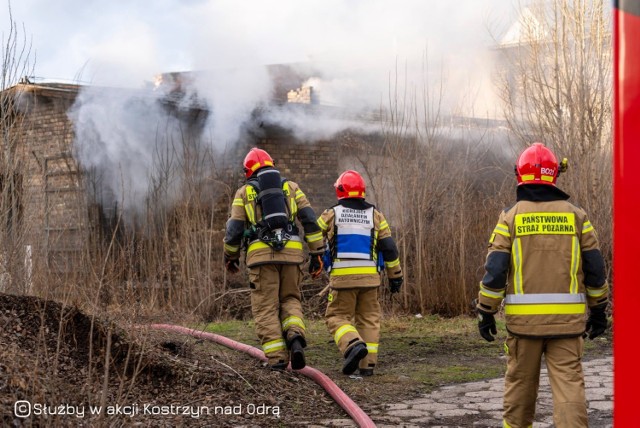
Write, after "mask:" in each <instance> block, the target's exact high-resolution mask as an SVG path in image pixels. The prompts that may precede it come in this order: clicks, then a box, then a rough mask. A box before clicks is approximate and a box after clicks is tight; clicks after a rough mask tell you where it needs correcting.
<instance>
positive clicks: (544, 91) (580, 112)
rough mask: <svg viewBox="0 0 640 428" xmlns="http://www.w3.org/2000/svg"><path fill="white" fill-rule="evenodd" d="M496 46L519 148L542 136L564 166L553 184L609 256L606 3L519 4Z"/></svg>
mask: <svg viewBox="0 0 640 428" xmlns="http://www.w3.org/2000/svg"><path fill="white" fill-rule="evenodd" d="M519 11H520V20H519V21H518V23H517V24H516V25H517V27H514V28H513V29H514V30H515V29H516V28H519V32H518V31H513V32H512V33H511V34H510V35H511V38H510V39H509V40H504V39H503V40H502V43H501V44H500V45H499V47H498V49H497V50H496V51H497V53H498V58H499V60H500V69H501V70H500V73H498V76H500V79H499V82H498V88H499V92H500V95H501V97H502V99H503V101H504V105H505V118H506V119H507V121H508V123H509V127H510V129H511V130H512V131H513V132H514V134H515V135H516V137H517V145H518V148H519V149H522V148H523V147H524V146H525V145H528V144H529V143H531V142H533V141H542V142H544V143H545V144H546V145H548V146H550V147H551V148H552V149H553V150H554V152H555V153H556V154H557V155H558V156H559V157H561V158H562V157H567V158H568V160H569V171H568V172H567V173H566V174H564V175H563V176H561V177H560V180H559V182H558V184H559V186H561V187H562V188H563V189H565V190H566V191H567V192H568V193H569V194H571V195H572V200H574V201H575V202H577V203H578V204H579V205H581V206H583V207H584V208H585V209H586V210H587V212H589V213H590V215H591V216H592V218H591V221H592V222H593V223H594V225H595V227H596V228H597V229H598V231H599V234H600V237H601V241H602V242H601V243H602V246H603V252H604V253H605V255H607V256H608V257H609V258H610V257H611V244H610V242H611V228H612V225H611V189H612V187H611V186H612V176H611V156H612V153H611V150H612V145H611V106H610V100H611V94H612V92H611V91H612V86H611V64H612V61H611V7H610V5H609V3H608V2H603V1H601V0H545V1H540V0H539V1H536V2H533V3H531V4H530V5H529V6H526V7H525V6H520V7H519Z"/></svg>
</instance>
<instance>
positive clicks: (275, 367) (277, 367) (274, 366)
mask: <svg viewBox="0 0 640 428" xmlns="http://www.w3.org/2000/svg"><path fill="white" fill-rule="evenodd" d="M288 365H289V364H288V363H285V362H284V361H279V362H277V363H275V364H269V368H270V369H271V370H275V371H283V370H286V369H287V366H288Z"/></svg>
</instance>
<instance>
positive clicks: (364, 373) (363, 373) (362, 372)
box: [360, 369, 373, 376]
mask: <svg viewBox="0 0 640 428" xmlns="http://www.w3.org/2000/svg"><path fill="white" fill-rule="evenodd" d="M360 376H373V369H360Z"/></svg>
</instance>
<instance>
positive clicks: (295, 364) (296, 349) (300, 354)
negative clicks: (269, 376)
mask: <svg viewBox="0 0 640 428" xmlns="http://www.w3.org/2000/svg"><path fill="white" fill-rule="evenodd" d="M306 365H307V363H306V361H305V359H304V349H302V342H301V341H300V340H294V341H292V342H291V368H292V369H293V370H300V369H303V368H304V367H305V366H306Z"/></svg>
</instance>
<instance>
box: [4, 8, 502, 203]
mask: <svg viewBox="0 0 640 428" xmlns="http://www.w3.org/2000/svg"><path fill="white" fill-rule="evenodd" d="M12 8H13V15H14V19H16V20H17V21H18V22H24V23H25V27H26V28H27V31H33V45H34V49H35V51H36V53H37V58H38V60H37V62H36V74H37V76H39V77H42V78H45V79H47V80H74V79H75V80H80V81H81V82H83V83H87V84H89V86H110V87H121V88H136V89H139V88H141V87H143V86H144V82H149V81H151V80H153V76H154V75H156V74H158V73H163V72H179V71H196V72H197V73H195V74H194V79H193V81H192V83H191V86H190V87H189V88H188V90H189V91H192V93H196V94H197V96H198V98H199V99H200V100H201V101H203V102H204V103H205V104H206V106H207V107H208V109H209V111H210V114H209V117H208V123H207V124H206V127H205V130H204V132H205V135H206V137H205V139H206V140H207V141H208V142H210V143H211V145H212V147H214V148H216V149H218V150H220V149H222V148H224V147H228V146H229V145H230V144H233V143H234V142H235V141H236V140H237V139H238V136H239V135H240V132H241V131H242V127H243V125H244V124H246V121H247V119H248V118H249V116H250V114H251V113H252V111H253V110H254V108H255V107H256V106H265V105H267V104H268V103H269V102H270V101H271V99H272V97H273V91H274V86H273V81H272V80H271V79H270V77H269V74H268V73H267V71H266V69H265V68H264V67H263V66H264V65H267V64H292V63H296V64H307V66H308V67H312V69H313V70H314V73H312V74H309V75H307V77H308V78H311V80H308V81H307V82H306V83H307V84H309V85H312V86H313V87H314V89H315V91H316V94H317V95H318V96H319V98H320V103H321V104H323V105H325V106H330V107H339V108H345V109H348V110H349V111H351V112H352V113H353V116H356V115H360V114H361V113H362V112H363V111H377V110H379V108H380V107H381V106H386V105H388V103H389V98H390V95H389V92H390V91H392V92H393V91H395V90H396V87H395V86H396V82H397V84H398V88H397V90H398V94H399V96H404V95H403V94H405V93H412V92H413V93H415V91H416V90H421V89H422V88H424V85H425V84H427V85H430V84H437V83H438V80H439V79H440V78H441V76H442V75H443V74H444V75H445V76H446V81H447V91H446V93H445V98H446V99H445V100H444V101H445V105H447V106H449V107H450V108H453V107H454V106H456V103H458V102H459V101H458V99H459V98H460V94H467V95H468V94H470V93H473V91H474V89H473V88H476V87H483V88H484V87H486V86H487V85H486V74H484V75H481V73H480V72H481V71H482V70H483V67H481V66H479V64H481V63H482V64H484V62H483V61H481V60H480V59H478V58H479V56H478V54H479V53H481V52H485V51H486V48H487V47H488V46H490V45H491V43H492V40H491V37H490V34H489V33H488V31H487V28H486V25H487V21H488V20H489V21H490V20H491V19H493V20H494V22H496V21H497V22H502V23H503V24H504V23H508V19H509V17H510V14H511V13H512V11H513V10H512V7H511V6H510V5H509V4H508V3H505V2H504V0H460V1H455V2H453V1H449V0H439V1H424V0H393V1H392V0H352V1H343V0H248V1H242V2H233V1H224V0H186V1H180V0H158V1H154V2H135V1H134V2H117V1H116V2H86V1H81V0H62V1H60V2H49V1H45V0H20V1H19V2H14V4H13V5H12ZM496 16H498V17H497V18H496ZM492 17H493V18H492ZM427 65H428V71H427V70H426V66H427ZM443 71H444V73H443ZM427 81H428V82H429V83H425V82H427ZM470 88H471V90H470ZM289 89H295V88H289ZM405 90H407V91H408V92H405ZM478 93H479V94H480V95H479V96H478V97H480V98H482V100H481V101H483V103H484V104H486V105H491V104H492V102H491V98H490V96H491V95H490V94H488V93H487V92H486V91H485V92H481V91H480V90H479V89H478ZM393 96H394V95H392V96H391V97H393ZM145 99H146V100H147V101H144V102H143V101H141V98H140V97H139V96H138V95H135V96H134V97H133V98H131V97H130V93H129V94H128V93H126V92H122V91H115V92H110V91H95V90H93V89H91V88H89V89H86V90H83V92H82V93H81V95H80V96H79V97H78V99H77V102H76V105H75V107H74V111H73V113H72V116H73V119H74V122H75V123H76V135H77V141H76V144H77V151H78V153H79V155H80V157H81V160H82V162H83V164H84V165H85V167H100V168H103V169H105V170H109V171H112V172H110V173H107V175H109V174H111V178H110V179H109V180H108V181H110V182H111V187H112V188H113V189H112V190H113V191H114V193H116V194H117V193H118V188H122V183H121V181H122V180H123V179H124V180H126V181H128V182H129V183H130V184H131V186H132V196H131V198H130V201H131V203H134V201H140V200H142V199H144V195H145V193H144V192H145V189H148V188H149V184H150V182H149V177H150V176H151V175H152V173H151V172H150V168H152V165H153V156H154V154H153V153H154V152H153V148H152V147H151V146H150V145H149V144H148V142H149V141H151V142H154V141H157V129H158V127H159V126H161V124H166V123H167V122H168V120H169V119H168V118H167V116H166V112H165V111H163V110H162V109H161V108H159V107H158V103H157V101H151V99H150V98H145ZM186 99H189V97H186ZM475 102H476V101H475V100H470V101H468V103H469V104H475ZM465 103H467V101H465ZM481 110H482V109H481ZM478 113H480V114H483V113H484V111H483V112H478ZM264 114H265V116H264V117H265V120H268V121H269V122H272V123H278V124H280V125H282V126H284V127H286V128H289V129H291V130H292V131H294V132H295V133H296V134H297V135H298V136H300V137H301V138H305V139H320V138H330V137H331V135H334V134H335V133H337V132H340V131H341V130H343V129H345V128H353V127H354V126H356V123H355V122H353V121H351V120H348V119H345V117H344V116H340V115H337V116H336V115H335V114H333V113H332V110H331V109H329V110H328V113H327V114H323V115H318V114H317V111H313V110H300V109H281V110H274V109H265V110H264ZM360 126H361V127H362V126H364V128H365V130H370V129H371V126H370V124H365V125H362V124H360ZM90 136H93V137H95V138H94V139H96V140H97V141H99V142H100V144H102V146H100V147H98V146H96V145H95V144H90V143H88V141H90V138H89V137H90ZM113 171H121V173H119V175H118V174H115V173H114V172H113ZM123 177H124V178H123ZM133 194H135V195H136V196H133ZM137 195H142V196H137ZM122 196H123V195H120V197H122Z"/></svg>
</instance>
